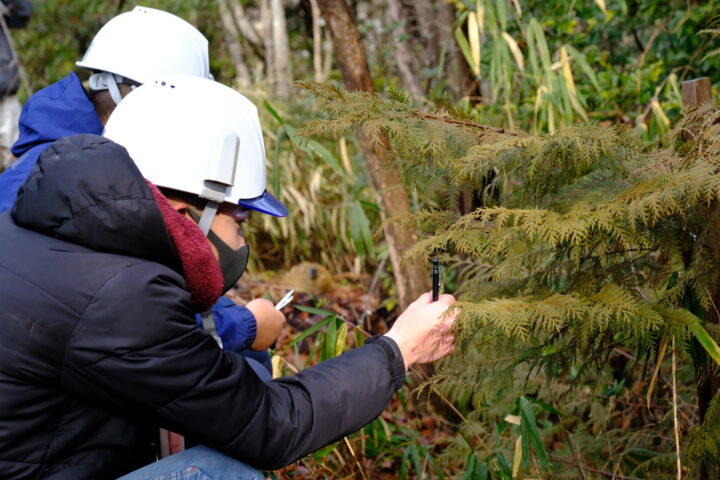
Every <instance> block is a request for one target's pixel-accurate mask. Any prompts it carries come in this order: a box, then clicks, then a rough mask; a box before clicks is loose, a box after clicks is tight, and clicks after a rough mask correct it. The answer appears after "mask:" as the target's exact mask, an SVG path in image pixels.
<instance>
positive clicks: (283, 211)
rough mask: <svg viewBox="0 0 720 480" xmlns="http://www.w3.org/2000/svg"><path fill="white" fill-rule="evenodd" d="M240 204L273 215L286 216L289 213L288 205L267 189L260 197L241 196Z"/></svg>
mask: <svg viewBox="0 0 720 480" xmlns="http://www.w3.org/2000/svg"><path fill="white" fill-rule="evenodd" d="M238 205H240V206H241V207H245V208H249V209H251V210H256V211H258V212H261V213H265V214H268V215H272V216H273V217H286V216H287V214H288V209H287V207H286V206H285V205H283V204H282V202H280V200H278V199H277V198H275V197H273V196H272V195H271V194H270V192H268V191H267V190H265V191H264V192H263V194H262V195H260V196H259V197H255V198H241V199H240V200H238Z"/></svg>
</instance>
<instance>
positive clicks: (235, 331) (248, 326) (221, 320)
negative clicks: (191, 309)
mask: <svg viewBox="0 0 720 480" xmlns="http://www.w3.org/2000/svg"><path fill="white" fill-rule="evenodd" d="M211 310H212V313H213V319H214V320H215V328H216V329H217V334H218V336H219V337H220V340H222V345H223V349H224V350H229V351H233V352H242V351H243V350H249V349H250V346H251V345H252V344H253V342H254V341H255V336H256V334H257V322H256V321H255V315H253V313H252V312H251V311H250V310H248V309H247V308H245V307H241V306H240V305H236V304H235V302H233V301H232V300H230V299H229V298H227V297H225V296H223V297H220V299H219V300H218V301H217V302H215V305H213V306H212V309H211ZM195 323H197V325H198V327H200V328H202V318H201V316H200V315H196V316H195Z"/></svg>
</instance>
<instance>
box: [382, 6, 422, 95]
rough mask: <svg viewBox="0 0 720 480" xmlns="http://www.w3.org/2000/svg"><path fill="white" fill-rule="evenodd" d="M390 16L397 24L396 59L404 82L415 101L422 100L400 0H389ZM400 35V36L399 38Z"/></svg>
mask: <svg viewBox="0 0 720 480" xmlns="http://www.w3.org/2000/svg"><path fill="white" fill-rule="evenodd" d="M388 17H389V19H390V23H391V24H393V25H395V28H394V32H393V42H392V43H393V50H394V51H395V61H397V65H398V69H399V70H400V77H401V78H402V80H403V84H404V85H405V88H406V89H407V91H408V92H410V96H411V97H412V99H413V101H414V102H415V103H420V102H422V100H423V98H424V94H423V90H422V88H421V87H420V82H419V81H418V79H417V77H416V76H415V72H417V71H418V67H417V64H416V62H415V58H414V57H413V55H412V52H411V51H410V48H409V46H408V42H407V39H408V38H409V35H408V33H407V29H406V28H405V24H404V21H403V18H402V5H401V4H400V0H388ZM398 37H400V38H398Z"/></svg>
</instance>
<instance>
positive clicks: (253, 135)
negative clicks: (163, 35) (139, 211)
mask: <svg viewBox="0 0 720 480" xmlns="http://www.w3.org/2000/svg"><path fill="white" fill-rule="evenodd" d="M104 135H105V137H107V138H109V139H111V140H113V141H114V142H116V143H118V144H120V145H122V146H124V147H125V148H126V149H127V151H128V153H129V154H130V157H132V159H133V160H134V161H135V164H136V165H137V167H138V168H139V169H140V172H141V173H142V174H143V176H144V177H145V178H146V179H148V180H150V181H151V182H153V183H154V184H155V185H157V186H160V187H166V188H172V189H174V190H179V191H182V192H187V193H192V194H195V195H198V196H199V197H201V198H204V199H206V200H207V201H208V202H207V205H206V207H205V210H204V212H203V215H202V217H201V220H200V228H201V229H202V230H203V232H204V233H205V234H207V232H208V231H209V229H210V224H211V223H212V220H213V218H214V216H215V212H216V210H217V208H218V206H219V204H220V203H222V202H230V203H233V204H238V205H240V206H244V207H246V208H250V209H253V210H257V211H259V212H262V213H266V214H268V215H273V216H276V217H284V216H285V215H287V209H286V208H285V206H284V205H283V204H282V203H280V202H279V201H278V200H277V199H275V198H274V197H273V196H272V195H271V194H270V193H268V191H267V189H266V185H267V179H266V164H265V147H264V144H263V136H262V130H261V128H260V120H259V118H258V114H257V108H256V107H255V105H253V104H252V102H250V100H248V99H247V98H245V97H244V96H243V95H242V94H240V93H238V92H237V91H235V90H233V89H231V88H229V87H226V86H224V85H222V84H220V83H217V82H214V81H212V80H207V79H203V78H197V77H187V76H175V77H166V79H164V80H157V81H155V82H153V83H150V84H145V85H142V86H140V87H138V88H137V89H135V90H134V91H133V92H131V93H130V94H128V95H127V97H125V99H124V100H123V102H122V103H121V104H120V105H118V107H117V108H116V109H115V111H114V112H113V114H112V115H111V116H110V119H109V120H108V122H107V125H106V126H105V132H104Z"/></svg>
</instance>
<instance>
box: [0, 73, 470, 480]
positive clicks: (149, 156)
mask: <svg viewBox="0 0 720 480" xmlns="http://www.w3.org/2000/svg"><path fill="white" fill-rule="evenodd" d="M264 165H265V158H264V150H263V142H262V134H261V132H260V127H259V120H258V116H257V110H256V109H255V107H254V106H253V105H252V103H251V102H249V101H248V100H247V99H246V98H245V97H243V96H242V95H241V94H239V93H238V92H236V91H234V90H232V89H230V88H228V87H225V86H223V85H220V84H218V83H216V82H213V81H209V80H207V79H200V78H190V77H183V78H167V79H166V80H164V81H160V82H156V83H154V84H144V85H142V86H140V87H138V88H137V89H136V90H134V91H133V92H132V93H130V94H129V95H128V96H127V97H126V98H125V99H124V100H123V101H122V102H121V103H120V105H119V106H118V108H117V109H116V110H115V112H114V113H113V115H112V116H111V117H110V119H109V121H108V123H107V126H106V130H105V137H98V136H94V135H78V136H72V137H68V138H64V139H61V140H58V141H57V142H55V143H54V144H53V145H51V146H50V147H49V148H48V149H46V150H45V151H44V152H43V154H42V155H41V156H40V159H39V168H36V169H34V170H33V173H32V174H31V176H30V178H29V179H28V181H27V182H26V183H25V185H24V186H23V188H22V189H21V191H20V193H19V195H18V199H17V201H16V203H15V206H14V208H13V211H12V215H10V214H9V213H5V214H1V215H0V238H2V239H3V248H2V249H0V431H2V432H3V435H2V436H0V451H2V452H3V455H2V458H1V459H0V471H2V472H3V475H4V478H9V479H13V480H15V479H18V480H19V479H26V478H42V477H50V478H73V479H85V478H93V479H100V480H102V479H109V478H117V477H118V476H120V475H126V476H125V477H123V480H148V479H160V478H195V477H192V475H195V476H196V477H198V478H209V479H221V478H233V479H261V478H264V476H263V475H262V474H261V473H260V472H259V471H258V470H255V469H263V470H274V469H278V468H281V467H283V466H286V465H288V464H289V463H292V462H293V461H295V460H297V459H298V458H300V457H302V456H304V455H307V454H308V453H310V452H313V451H315V450H317V449H318V448H321V447H322V446H324V445H327V444H329V443H331V442H334V441H337V440H338V439H340V438H342V437H343V436H345V435H348V434H349V433H351V432H353V431H356V430H357V429H359V428H361V427H362V426H363V425H365V424H367V423H368V422H370V421H372V420H373V419H374V418H376V417H377V416H378V415H379V414H380V413H381V411H382V410H383V409H384V408H385V407H386V406H387V405H388V403H389V402H390V399H391V397H392V395H393V393H394V392H395V390H396V389H398V388H400V387H401V386H402V385H403V383H404V378H405V374H406V371H407V369H408V368H409V367H410V366H412V365H414V364H417V363H427V362H432V361H434V360H436V359H439V358H442V357H444V356H445V355H447V354H449V353H450V352H451V351H452V350H453V347H454V336H453V334H452V330H451V326H452V322H453V320H454V318H455V315H456V312H454V311H449V310H448V308H449V307H450V306H451V305H452V303H453V302H454V301H455V300H454V298H453V297H452V296H450V295H441V296H440V298H439V300H438V301H436V302H433V301H432V295H431V294H430V292H428V293H427V294H425V295H422V296H421V297H420V298H418V299H417V300H416V301H415V302H414V303H413V304H412V305H411V306H410V307H408V309H407V310H405V311H404V312H403V313H402V314H401V315H400V317H399V318H398V319H397V321H396V322H395V324H394V325H393V327H392V328H391V329H390V331H389V332H388V333H387V334H385V335H381V336H377V337H374V338H372V339H369V340H368V342H366V344H365V345H363V346H360V347H358V348H355V349H352V350H350V351H348V352H345V353H343V354H342V355H340V356H338V357H336V358H333V359H331V360H328V361H325V362H322V363H320V364H318V365H316V366H313V367H311V368H308V369H305V370H303V371H302V372H300V373H298V374H296V375H293V376H290V377H285V378H277V379H273V380H271V381H268V382H263V381H261V380H260V379H259V378H258V377H257V376H256V375H255V374H254V373H253V372H252V370H251V369H250V368H249V367H248V364H247V362H246V361H245V359H244V358H243V357H242V356H240V355H238V354H236V353H234V352H231V351H225V350H222V349H221V348H219V346H218V345H217V343H216V342H215V340H214V339H213V338H212V337H211V336H210V335H209V334H208V333H206V332H204V331H202V330H200V329H198V328H196V325H195V321H194V314H195V312H197V311H202V310H204V309H206V308H207V307H208V306H209V305H211V304H212V303H213V302H214V301H215V299H216V298H217V297H218V296H219V295H220V294H221V292H222V290H223V288H224V287H223V285H226V284H227V281H228V280H229V279H228V276H234V275H236V274H237V270H232V271H231V270H228V269H226V268H225V267H224V266H223V260H222V256H223V252H225V254H227V255H230V256H247V254H248V249H247V245H245V240H244V238H243V236H242V221H243V219H244V218H245V210H246V209H255V210H260V211H263V212H265V213H269V214H273V215H277V214H280V213H285V208H284V206H283V205H282V204H281V203H280V202H278V201H277V200H275V199H274V198H273V197H272V196H271V195H270V194H269V193H268V192H267V189H266V178H265V173H264V171H265V168H264ZM18 279H22V280H21V281H18ZM25 279H33V281H26V280H25ZM230 280H231V279H230ZM29 299H32V301H28V300H29ZM156 426H160V427H163V428H167V429H171V430H173V431H176V432H178V433H180V434H183V435H184V436H185V438H186V439H188V440H190V441H192V442H195V443H196V444H200V445H203V446H202V447H195V448H190V449H188V450H186V451H184V452H181V453H179V454H177V455H173V456H170V457H168V458H166V459H163V460H160V461H158V462H155V463H151V464H149V465H147V466H145V467H143V468H139V469H138V467H139V466H140V465H142V464H143V462H145V463H147V462H148V461H149V460H148V459H149V458H150V457H151V456H152V454H153V450H152V446H151V441H150V440H151V439H150V437H148V436H146V433H147V432H148V431H151V430H152V428H154V427H156ZM241 462H242V463H241Z"/></svg>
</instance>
